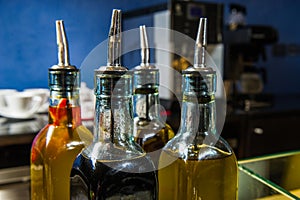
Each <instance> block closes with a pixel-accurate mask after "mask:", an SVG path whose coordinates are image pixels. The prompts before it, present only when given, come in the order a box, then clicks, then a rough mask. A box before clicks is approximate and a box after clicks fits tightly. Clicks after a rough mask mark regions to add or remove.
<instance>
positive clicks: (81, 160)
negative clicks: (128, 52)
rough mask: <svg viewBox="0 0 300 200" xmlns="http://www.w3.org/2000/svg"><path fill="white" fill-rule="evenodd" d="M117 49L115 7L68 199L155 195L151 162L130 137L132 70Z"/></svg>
mask: <svg viewBox="0 0 300 200" xmlns="http://www.w3.org/2000/svg"><path fill="white" fill-rule="evenodd" d="M120 55H121V11H120V10H116V9H114V10H113V13H112V19H111V28H110V32H109V39H108V61H107V66H103V67H100V68H99V69H97V70H95V76H94V78H95V96H96V108H95V124H94V141H93V143H92V144H91V145H89V146H88V147H87V148H86V149H84V150H83V151H82V153H81V154H79V155H78V156H77V158H76V160H75V162H74V164H73V168H72V172H71V177H70V179H71V180H70V181H71V188H70V190H71V198H72V199H143V200H147V199H157V196H158V194H157V189H158V186H157V176H156V173H155V172H154V165H153V163H152V161H151V160H150V159H149V158H148V157H147V155H146V153H145V152H144V151H143V150H142V148H141V147H140V146H139V145H138V144H137V143H136V142H135V141H134V138H133V116H132V115H133V113H132V72H130V71H128V70H127V68H125V67H123V66H121V64H120Z"/></svg>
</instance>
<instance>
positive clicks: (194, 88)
mask: <svg viewBox="0 0 300 200" xmlns="http://www.w3.org/2000/svg"><path fill="white" fill-rule="evenodd" d="M200 71H201V70H200ZM200 71H198V72H195V71H194V70H192V71H185V72H183V73H184V74H183V91H184V92H183V102H182V110H181V125H180V129H179V131H178V133H177V135H176V136H175V137H174V138H173V139H171V140H170V141H169V142H168V143H167V145H166V146H165V147H164V148H163V151H162V154H161V157H160V161H159V171H158V180H159V191H160V193H159V199H162V200H163V199H178V200H180V199H195V200H196V199H222V200H226V199H228V200H233V199H237V189H238V176H237V172H238V169H237V160H236V157H235V155H234V152H233V150H232V149H231V147H230V146H229V145H228V143H227V142H226V141H225V140H224V139H223V138H221V137H220V136H218V134H217V131H216V109H215V98H214V91H215V88H214V85H215V84H214V80H215V74H214V73H213V72H211V71H206V70H204V71H201V73H200Z"/></svg>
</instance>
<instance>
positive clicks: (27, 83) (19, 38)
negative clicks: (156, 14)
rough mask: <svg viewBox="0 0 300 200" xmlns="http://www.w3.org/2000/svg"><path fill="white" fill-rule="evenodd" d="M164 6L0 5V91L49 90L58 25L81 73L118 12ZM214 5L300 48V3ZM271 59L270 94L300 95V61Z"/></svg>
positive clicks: (96, 0)
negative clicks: (236, 11) (239, 12)
mask: <svg viewBox="0 0 300 200" xmlns="http://www.w3.org/2000/svg"><path fill="white" fill-rule="evenodd" d="M164 2H167V0H152V1H149V0H122V1H121V0H110V1H104V0H30V1H22V0H10V1H7V0H0V88H16V89H18V90H22V89H24V88H30V87H47V83H48V80H47V69H48V68H49V67H50V66H52V65H54V64H56V63H57V49H56V36H55V20H57V19H63V20H64V21H65V27H66V31H67V35H68V39H69V50H70V59H71V64H73V65H76V66H78V67H80V66H81V63H82V61H83V60H84V58H85V57H86V56H87V54H88V53H89V52H90V51H91V50H92V49H93V48H94V47H95V46H96V45H98V44H99V43H100V42H102V41H103V40H105V39H106V38H107V33H108V28H109V23H110V16H111V10H112V9H113V8H119V9H122V10H123V11H127V10H131V9H136V8H140V7H146V6H150V5H155V4H158V3H164ZM214 2H219V3H224V5H225V10H224V13H225V16H224V17H225V19H227V17H228V13H229V11H228V4H229V3H230V2H236V3H240V4H243V5H245V6H246V7H247V11H248V15H247V22H248V23H249V24H263V25H271V26H273V27H275V28H276V29H277V30H278V31H279V37H280V38H279V42H280V43H283V44H297V45H298V44H300V37H299V35H300V25H299V23H298V21H297V19H299V17H300V12H299V8H300V1H297V0H275V1H273V0H264V1H262V0H239V1H238V0H232V1H229V0H215V1H214ZM104 53H106V52H104ZM267 56H268V60H267V62H261V63H260V64H261V65H263V66H265V67H266V68H267V72H268V83H267V85H266V87H265V91H266V92H272V93H300V78H298V74H300V66H299V64H300V56H299V55H295V56H292V55H287V56H285V57H274V56H273V55H272V54H271V46H269V47H268V48H267ZM103 64H105V63H103ZM91 78H92V77H91Z"/></svg>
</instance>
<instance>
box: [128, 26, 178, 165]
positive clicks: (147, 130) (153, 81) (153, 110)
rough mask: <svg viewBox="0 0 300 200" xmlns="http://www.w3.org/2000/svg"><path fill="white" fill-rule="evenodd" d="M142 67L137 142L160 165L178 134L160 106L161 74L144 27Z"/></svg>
mask: <svg viewBox="0 0 300 200" xmlns="http://www.w3.org/2000/svg"><path fill="white" fill-rule="evenodd" d="M140 43H141V58H142V61H141V64H140V65H139V66H137V67H135V68H134V70H133V72H134V81H133V82H134V91H133V93H134V103H135V106H134V108H135V115H136V117H135V118H134V138H135V140H136V142H137V143H138V144H139V145H140V146H141V147H142V148H143V149H144V150H145V151H146V152H147V153H150V155H151V157H152V160H153V162H154V163H155V164H156V163H157V162H158V158H159V155H160V150H161V149H162V148H163V147H164V146H165V144H166V143H167V142H168V141H169V140H170V139H171V138H173V137H174V132H173V130H172V128H171V126H170V125H168V124H167V123H166V122H164V120H163V119H162V118H161V115H160V102H159V93H158V88H159V70H158V69H157V68H156V67H155V66H154V65H150V64H149V46H148V40H147V33H146V27H145V26H140Z"/></svg>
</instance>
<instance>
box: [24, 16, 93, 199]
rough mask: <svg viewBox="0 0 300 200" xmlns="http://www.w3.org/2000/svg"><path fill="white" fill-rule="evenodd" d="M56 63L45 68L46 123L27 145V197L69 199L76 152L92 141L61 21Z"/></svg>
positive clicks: (77, 78)
mask: <svg viewBox="0 0 300 200" xmlns="http://www.w3.org/2000/svg"><path fill="white" fill-rule="evenodd" d="M56 33H57V44H58V64H57V65H54V66H53V67H51V68H49V72H48V74H49V87H50V105H49V111H48V113H49V123H48V124H47V125H46V126H45V127H44V128H43V129H42V130H41V131H40V132H39V133H38V135H37V136H36V137H35V139H34V141H33V143H32V147H31V166H30V171H31V199H32V200H35V199H39V200H40V199H47V200H51V199H53V200H56V199H70V193H69V188H70V172H71V168H72V164H73V162H74V160H75V158H76V156H77V155H78V153H79V152H80V151H81V150H82V149H83V148H84V147H85V146H87V145H88V144H90V142H91V141H92V138H93V137H92V134H91V132H90V131H89V130H88V129H87V128H85V127H84V126H83V125H82V122H81V112H80V99H79V87H80V72H79V69H77V68H76V67H75V66H72V65H70V64H69V54H68V43H67V38H66V35H65V30H64V25H63V21H62V20H58V21H56Z"/></svg>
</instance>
